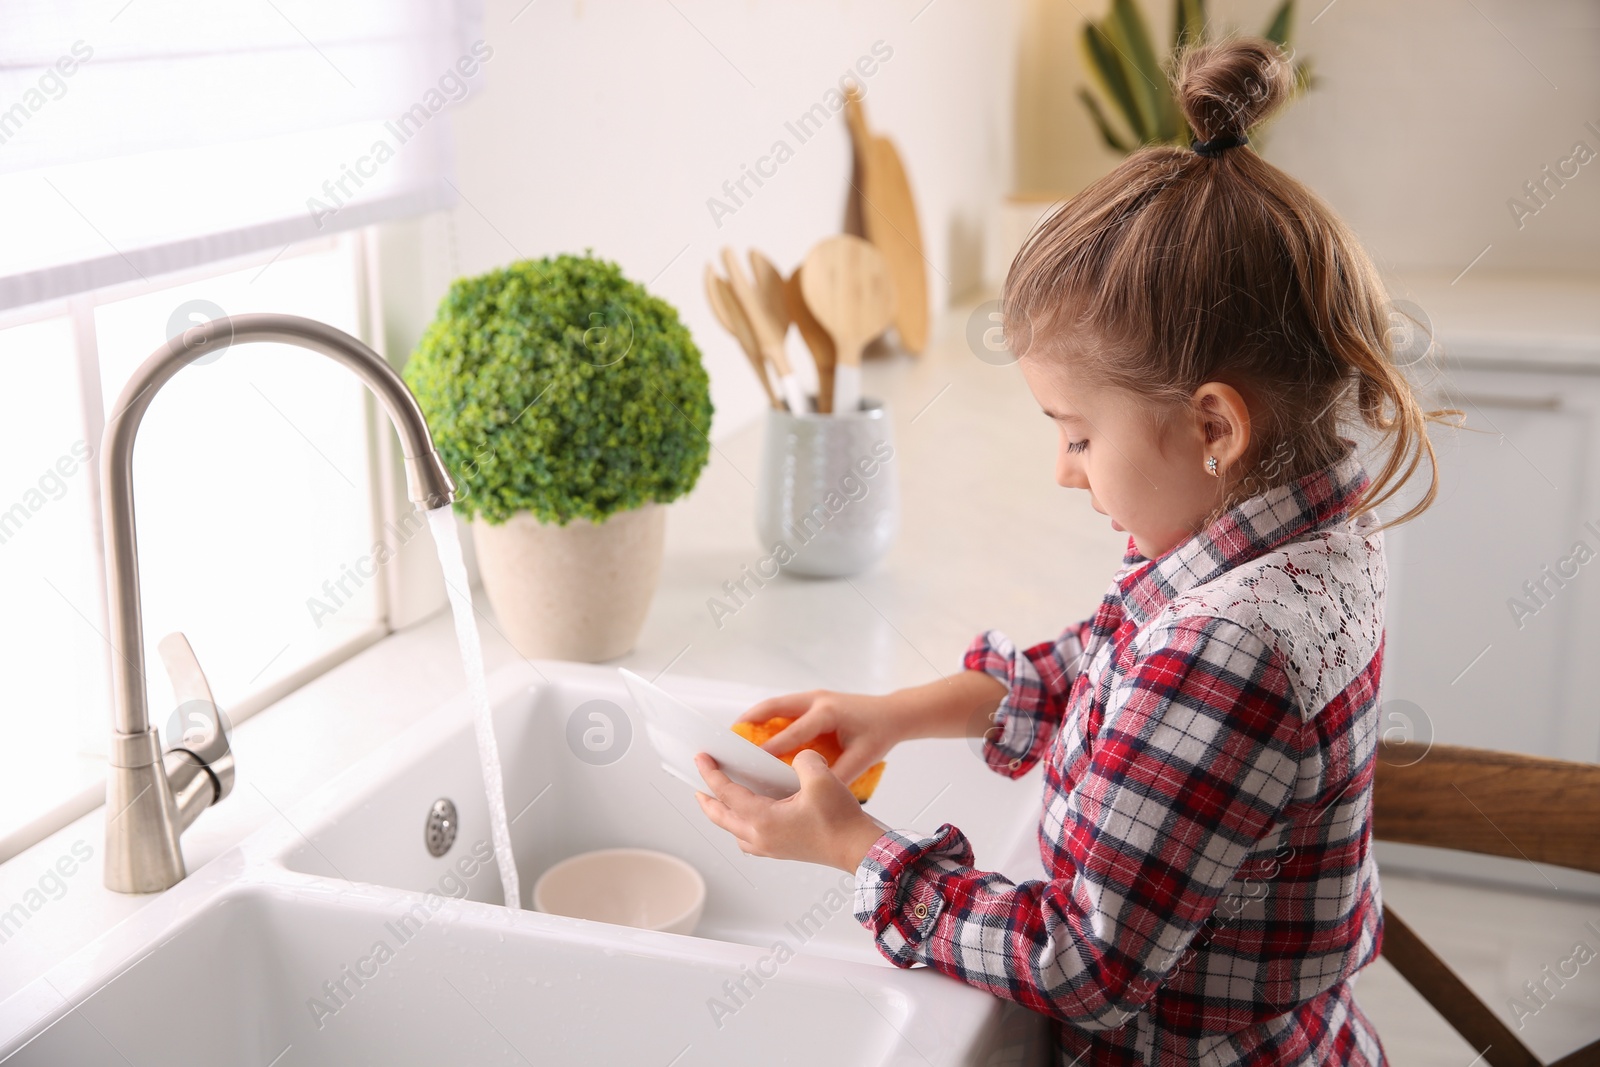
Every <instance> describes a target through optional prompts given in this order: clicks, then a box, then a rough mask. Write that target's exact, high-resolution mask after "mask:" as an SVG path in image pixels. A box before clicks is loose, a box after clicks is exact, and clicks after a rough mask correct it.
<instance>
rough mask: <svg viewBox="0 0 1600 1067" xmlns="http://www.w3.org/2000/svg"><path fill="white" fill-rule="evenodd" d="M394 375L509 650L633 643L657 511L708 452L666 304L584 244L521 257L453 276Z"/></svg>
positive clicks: (557, 655)
mask: <svg viewBox="0 0 1600 1067" xmlns="http://www.w3.org/2000/svg"><path fill="white" fill-rule="evenodd" d="M404 377H405V380H406V383H407V384H408V385H409V386H410V387H411V389H412V391H413V392H414V393H415V394H416V396H417V402H418V403H419V404H421V406H422V410H423V413H424V414H425V415H426V416H427V419H428V425H429V426H430V427H431V428H432V430H433V439H434V443H435V445H436V446H437V447H438V449H439V454H440V455H441V456H442V457H443V458H444V462H445V464H446V466H447V467H449V469H450V471H451V473H452V474H453V475H454V477H455V479H456V482H457V496H456V502H455V508H456V511H457V512H458V513H459V514H460V515H462V516H463V517H464V518H466V519H468V520H469V521H470V522H471V524H472V534H473V541H474V543H475V545H476V547H477V553H478V565H479V570H480V571H481V572H482V575H483V584H484V589H485V590H486V591H487V592H488V594H489V600H490V603H492V604H493V605H494V610H495V615H496V616H497V618H498V619H499V622H500V625H501V627H502V629H503V631H504V633H505V635H506V636H507V637H508V638H509V639H510V641H511V643H512V645H513V646H515V647H516V649H517V651H518V652H520V653H521V654H522V655H524V656H528V657H540V658H549V659H573V660H585V661H591V662H592V661H597V660H604V659H611V658H613V657H616V656H620V655H622V654H623V653H625V652H627V651H628V650H629V649H631V648H632V647H633V644H634V641H635V640H637V638H638V636H639V630H640V628H641V627H642V626H643V625H644V617H645V614H646V612H647V611H648V610H649V607H650V599H651V597H652V596H653V595H654V593H655V589H656V584H657V581H658V580H659V577H660V573H661V556H662V547H663V543H664V537H665V526H666V511H665V508H664V507H663V506H662V505H664V504H667V503H669V502H670V501H672V500H675V499H677V498H678V497H680V496H682V495H683V494H684V493H687V492H688V491H689V490H690V489H692V488H693V487H694V484H695V481H696V479H698V478H699V476H700V471H701V469H702V468H703V467H704V466H705V464H706V458H707V454H708V452H709V450H710V440H709V438H708V437H707V436H706V433H707V431H708V430H709V429H710V424H711V411H712V408H711V394H710V388H709V380H708V378H707V376H706V372H705V368H704V367H703V366H702V365H701V362H700V351H699V349H698V348H696V347H695V344H694V341H693V339H692V338H691V337H690V336H689V331H688V329H687V328H686V327H685V326H684V325H683V323H682V322H681V321H679V319H678V314H677V311H676V310H674V309H673V307H672V306H671V305H670V304H668V303H666V302H665V301H663V300H660V299H658V298H656V297H653V296H651V295H650V294H649V293H647V292H646V291H645V290H644V288H643V287H642V286H640V285H638V284H637V283H635V282H632V281H629V280H628V279H627V278H626V277H624V276H623V274H622V271H621V269H620V268H619V267H618V266H617V265H616V264H614V263H610V262H607V261H606V260H603V259H597V258H594V257H593V256H592V255H589V254H585V255H583V256H573V255H561V256H556V257H554V258H546V259H540V260H521V261H518V262H515V263H512V264H510V265H508V266H505V267H500V268H497V269H495V270H491V271H489V272H488V273H486V274H482V275H479V276H477V277H474V278H462V279H458V280H457V281H456V282H455V283H454V284H453V285H451V287H450V291H449V293H448V294H447V295H446V296H445V298H444V300H443V302H442V303H441V304H440V306H439V312H438V315H437V316H436V317H435V319H434V321H433V323H432V325H430V326H429V327H428V329H427V331H426V332H425V333H424V334H423V336H422V340H421V342H420V343H419V344H418V346H417V350H416V352H415V353H414V354H413V355H412V357H411V359H410V361H409V362H408V363H407V364H406V367H405V372H404Z"/></svg>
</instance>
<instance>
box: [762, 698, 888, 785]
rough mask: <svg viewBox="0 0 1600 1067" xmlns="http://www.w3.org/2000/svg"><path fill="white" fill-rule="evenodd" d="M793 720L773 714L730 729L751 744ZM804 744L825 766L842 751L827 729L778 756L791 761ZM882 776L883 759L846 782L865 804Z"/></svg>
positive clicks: (775, 732) (832, 734)
mask: <svg viewBox="0 0 1600 1067" xmlns="http://www.w3.org/2000/svg"><path fill="white" fill-rule="evenodd" d="M793 721H794V720H793V719H786V718H784V717H783V716H781V715H779V716H777V717H776V718H771V719H768V720H767V721H766V722H736V723H734V724H733V732H734V733H736V734H738V735H739V736H740V737H742V738H744V739H745V740H746V741H749V742H750V743H751V744H753V745H759V744H761V743H762V742H764V741H766V740H767V739H769V738H772V737H776V736H777V735H778V732H779V731H780V730H782V729H783V728H784V727H786V726H788V725H789V724H790V723H791V722H793ZM808 748H809V749H812V750H814V751H816V752H819V753H821V754H822V758H823V759H825V760H827V761H828V766H830V767H831V766H833V762H834V760H837V759H838V758H839V757H840V755H842V754H843V752H844V749H843V748H841V747H840V745H839V735H838V734H836V733H834V732H833V731H832V730H829V731H828V732H827V733H825V734H818V735H817V736H816V737H813V738H812V739H811V740H810V741H807V742H806V743H805V744H803V745H801V746H800V747H799V748H797V749H795V750H794V751H793V752H787V753H785V754H783V755H782V756H779V757H778V758H779V759H781V760H783V762H785V763H788V764H793V763H794V758H795V756H796V755H798V754H799V753H800V752H802V751H803V750H805V749H808ZM882 777H883V760H879V761H878V762H877V763H874V764H873V765H872V766H870V767H868V768H867V769H866V770H864V771H862V772H861V776H860V777H859V778H857V779H856V780H855V781H853V782H851V783H850V793H851V795H852V796H854V797H855V798H856V799H857V800H859V801H860V802H861V803H863V804H865V803H866V802H867V799H868V798H869V797H871V796H872V791H873V790H874V789H876V788H878V779H879V778H882Z"/></svg>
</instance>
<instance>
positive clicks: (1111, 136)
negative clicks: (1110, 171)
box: [1078, 89, 1139, 155]
mask: <svg viewBox="0 0 1600 1067" xmlns="http://www.w3.org/2000/svg"><path fill="white" fill-rule="evenodd" d="M1078 97H1079V99H1081V100H1082V101H1083V104H1084V106H1085V107H1087V108H1088V109H1089V117H1090V118H1092V119H1094V124H1095V127H1096V128H1097V129H1099V131H1100V137H1101V139H1102V140H1104V141H1105V143H1106V144H1107V145H1108V146H1110V148H1111V149H1112V151H1115V152H1121V153H1122V154H1123V155H1127V154H1128V153H1129V152H1132V151H1133V150H1134V149H1135V148H1137V147H1139V146H1138V145H1137V144H1128V143H1127V142H1125V141H1123V140H1122V139H1121V138H1119V137H1118V136H1117V135H1116V133H1115V132H1114V131H1113V130H1112V129H1111V123H1109V122H1107V121H1106V116H1105V112H1103V111H1101V110H1100V101H1098V100H1096V99H1095V98H1094V97H1093V95H1091V94H1090V92H1089V90H1087V89H1079V90H1078Z"/></svg>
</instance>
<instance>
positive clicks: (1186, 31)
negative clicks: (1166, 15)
mask: <svg viewBox="0 0 1600 1067" xmlns="http://www.w3.org/2000/svg"><path fill="white" fill-rule="evenodd" d="M1205 36H1206V5H1205V0H1176V3H1174V4H1173V9H1172V54H1173V55H1177V54H1178V53H1179V52H1181V51H1183V50H1184V49H1185V48H1187V47H1188V46H1189V45H1191V44H1199V43H1200V42H1201V41H1203V40H1205Z"/></svg>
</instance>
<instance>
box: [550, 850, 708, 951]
mask: <svg viewBox="0 0 1600 1067" xmlns="http://www.w3.org/2000/svg"><path fill="white" fill-rule="evenodd" d="M533 906H534V907H535V908H537V909H538V910H539V911H543V912H549V913H550V914H552V915H569V916H571V917H573V918H575V919H592V920H594V921H595V922H603V923H616V924H618V925H620V926H634V927H638V928H639V929H641V930H665V931H667V932H668V933H673V934H689V933H693V932H694V927H695V924H696V923H698V922H699V921H700V913H701V912H702V911H703V910H704V909H705V906H706V880H705V879H704V878H702V877H700V872H699V871H697V870H695V869H694V868H693V867H691V866H690V865H689V864H687V863H685V862H684V861H683V860H681V859H679V858H678V857H676V856H669V855H668V854H667V853H665V852H657V851H655V850H654V849H649V848H602V849H596V850H595V851H593V852H580V853H578V854H577V855H576V856H570V857H568V858H567V859H564V860H562V861H561V862H560V863H557V864H556V865H555V866H553V867H551V868H550V869H549V870H548V871H545V872H544V873H543V874H542V875H540V876H539V880H538V881H537V882H535V883H534V884H533Z"/></svg>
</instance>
